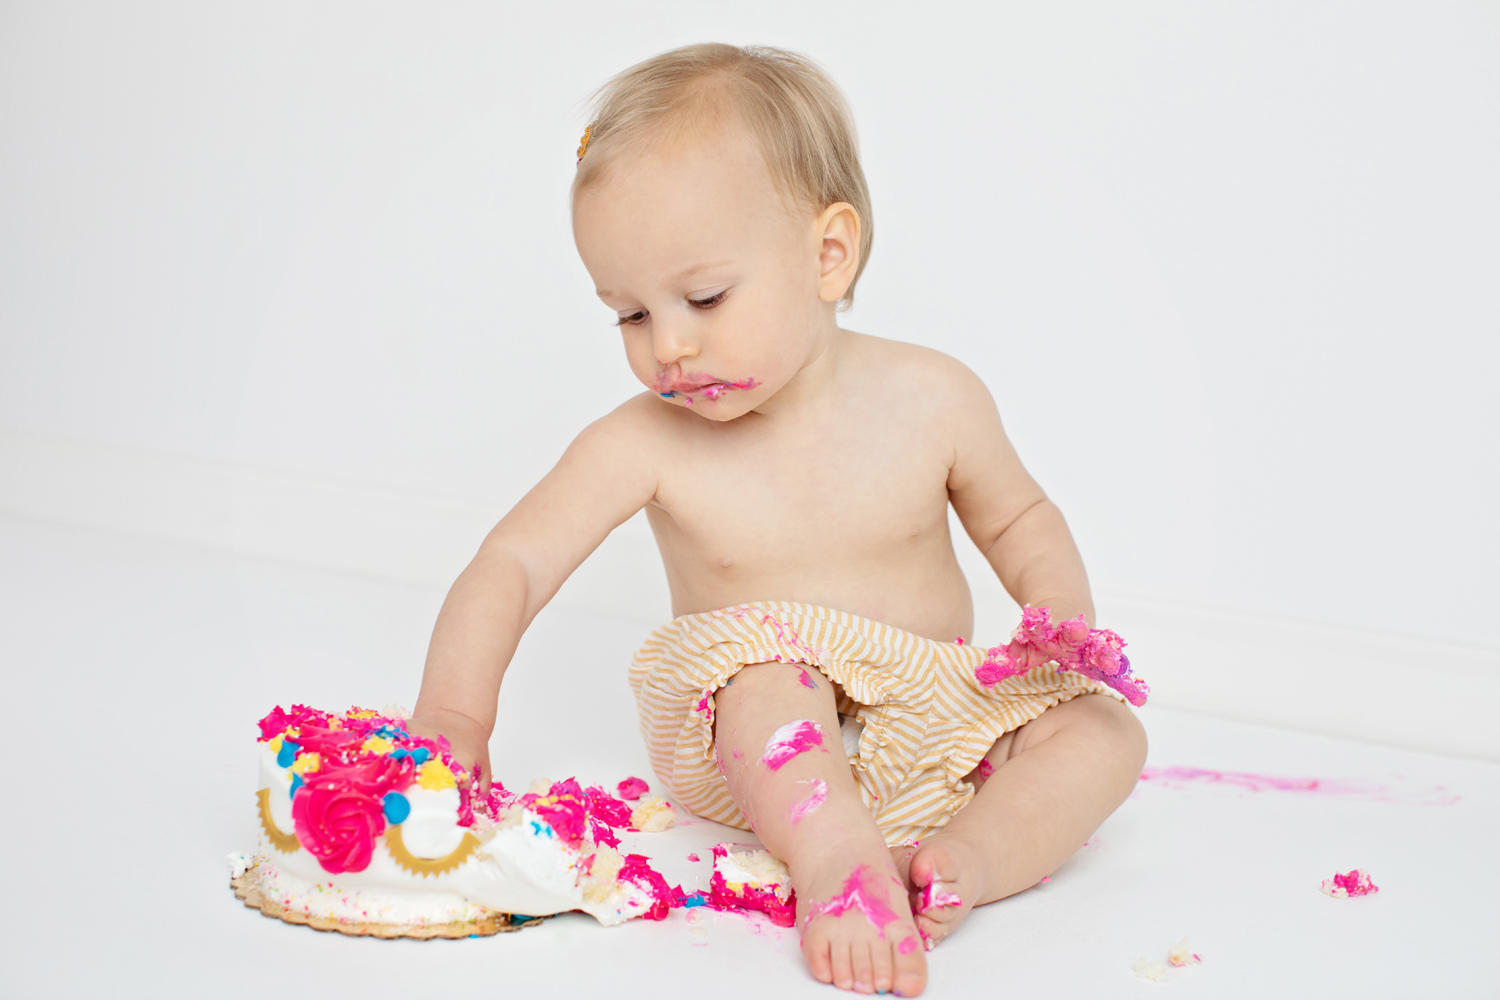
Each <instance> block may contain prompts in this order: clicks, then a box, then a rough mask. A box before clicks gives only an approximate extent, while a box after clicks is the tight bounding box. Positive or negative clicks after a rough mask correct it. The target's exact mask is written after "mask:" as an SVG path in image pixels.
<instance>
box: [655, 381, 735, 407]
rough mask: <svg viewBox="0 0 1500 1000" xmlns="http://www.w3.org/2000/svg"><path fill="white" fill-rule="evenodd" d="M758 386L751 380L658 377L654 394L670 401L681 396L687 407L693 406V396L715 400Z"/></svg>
mask: <svg viewBox="0 0 1500 1000" xmlns="http://www.w3.org/2000/svg"><path fill="white" fill-rule="evenodd" d="M758 385H760V383H759V382H757V381H756V380H755V379H753V378H746V379H740V380H739V381H734V382H726V381H723V380H721V379H702V378H688V379H670V378H666V377H665V376H659V377H658V378H657V380H656V392H657V394H658V395H659V396H661V397H662V398H663V399H671V398H672V397H673V396H681V397H682V401H683V402H684V403H686V404H687V405H688V406H692V405H693V397H694V396H695V395H697V396H702V397H703V398H705V399H709V400H717V399H719V398H720V397H721V396H723V395H724V393H726V392H729V391H731V390H740V391H744V390H746V389H753V388H755V387H756V386H758Z"/></svg>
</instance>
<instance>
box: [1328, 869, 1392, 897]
mask: <svg viewBox="0 0 1500 1000" xmlns="http://www.w3.org/2000/svg"><path fill="white" fill-rule="evenodd" d="M1319 888H1321V889H1322V890H1323V893H1324V894H1325V895H1328V896H1332V897H1333V898H1335V899H1348V898H1349V897H1350V896H1373V895H1375V893H1377V892H1379V891H1380V886H1378V885H1376V884H1375V883H1374V882H1372V881H1370V873H1369V872H1367V871H1365V870H1364V869H1363V868H1356V869H1354V870H1353V871H1352V872H1349V873H1348V874H1347V875H1340V874H1338V873H1337V872H1334V875H1333V878H1325V879H1324V880H1323V884H1322V885H1321V886H1320V887H1319Z"/></svg>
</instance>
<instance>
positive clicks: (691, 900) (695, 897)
mask: <svg viewBox="0 0 1500 1000" xmlns="http://www.w3.org/2000/svg"><path fill="white" fill-rule="evenodd" d="M682 905H683V907H684V908H685V909H689V910H691V909H692V908H693V907H695V906H707V905H708V899H707V898H705V897H704V895H703V893H701V892H695V893H693V894H692V895H691V896H687V897H685V898H684V899H683V901H682Z"/></svg>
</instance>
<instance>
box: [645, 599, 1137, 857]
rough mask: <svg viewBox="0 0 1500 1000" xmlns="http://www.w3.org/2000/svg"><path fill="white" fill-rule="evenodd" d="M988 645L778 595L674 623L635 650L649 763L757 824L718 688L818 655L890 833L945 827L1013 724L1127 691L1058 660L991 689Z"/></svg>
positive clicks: (855, 762) (722, 815) (707, 803)
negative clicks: (741, 800) (724, 728)
mask: <svg viewBox="0 0 1500 1000" xmlns="http://www.w3.org/2000/svg"><path fill="white" fill-rule="evenodd" d="M984 655H985V651H984V649H983V648H982V647H979V646H967V645H959V644H958V643H954V642H938V641H936V640H934V639H926V638H923V637H922V636H918V635H913V634H911V633H910V632H904V631H902V630H901V629H896V628H891V627H890V626H889V625H882V624H881V623H880V622H875V621H871V620H869V619H868V618H861V617H859V616H858V615H851V614H847V613H845V612H842V611H833V610H830V609H828V608H820V607H815V606H813V605H808V604H793V603H788V602H781V601H775V602H764V603H758V604H743V605H740V606H738V607H733V608H721V609H719V610H718V611H707V612H703V613H701V614H692V615H683V616H682V617H681V618H676V619H674V620H672V621H671V622H668V623H667V624H666V625H663V626H662V627H661V628H659V629H657V630H656V631H655V632H653V633H651V636H650V638H648V639H647V640H646V642H645V644H644V645H643V646H642V647H641V648H640V650H639V651H638V652H637V653H636V654H635V660H634V662H633V663H632V664H631V668H630V686H631V688H632V689H633V690H634V691H635V698H636V706H637V707H638V708H639V710H640V713H641V734H642V736H644V737H645V740H646V750H647V752H648V753H649V754H650V756H651V766H652V768H653V769H655V771H656V776H657V777H658V778H659V779H660V780H661V782H662V784H663V785H665V786H666V790H667V791H668V793H669V794H670V795H671V797H672V798H673V799H674V800H675V801H676V802H677V803H679V804H680V805H682V806H685V807H686V808H687V809H689V810H691V811H692V812H694V813H695V814H697V815H699V816H702V817H704V818H706V819H711V820H714V821H716V822H719V823H726V824H728V825H730V826H735V827H739V828H740V829H742V830H748V829H750V825H749V823H747V822H746V821H745V817H744V816H743V815H742V814H741V813H740V810H739V807H738V806H736V805H735V804H734V800H733V799H731V798H730V797H729V790H728V788H727V786H726V785H725V782H724V778H723V776H722V775H721V774H720V773H719V770H718V767H717V764H716V761H715V748H714V740H713V710H714V692H715V691H717V690H718V689H719V688H721V687H723V686H724V683H725V682H726V681H728V680H729V678H731V677H733V676H734V675H735V674H736V673H737V672H738V671H739V669H740V668H741V667H743V666H746V665H748V664H751V663H764V662H767V661H772V660H778V661H781V662H784V663H805V664H808V665H809V666H813V667H816V668H817V669H819V670H820V671H822V672H823V674H824V675H825V676H826V677H827V678H828V679H829V680H830V681H833V682H834V683H835V684H836V685H838V687H837V688H836V689H835V690H842V695H841V696H840V698H839V704H838V711H839V715H840V716H844V717H847V718H849V719H850V720H857V723H858V724H862V725H863V727H864V728H863V731H862V732H859V735H858V747H857V751H856V752H853V753H851V754H850V758H849V763H850V766H851V767H852V768H853V771H854V777H855V780H856V781H857V782H858V784H859V789H860V794H861V795H862V796H863V797H864V800H865V805H866V806H867V807H869V809H870V812H871V813H872V814H873V815H874V817H875V822H876V823H877V824H878V825H879V826H880V832H881V833H882V834H884V836H885V839H886V843H888V844H900V843H902V842H904V841H906V840H908V839H910V838H912V837H916V838H921V837H925V836H927V835H928V834H929V833H932V832H933V831H935V830H937V829H939V828H941V827H942V826H943V824H944V823H946V822H947V821H948V820H949V819H951V818H952V817H953V814H954V813H956V812H958V810H959V809H961V808H962V807H963V806H964V804H965V803H967V802H968V801H969V799H971V798H973V797H974V786H973V785H972V784H970V783H969V782H968V781H966V780H964V779H965V777H966V776H967V775H968V774H969V772H970V771H972V770H973V769H974V768H975V767H976V766H977V765H978V763H979V759H980V758H981V757H983V756H984V755H985V753H986V752H988V750H989V748H990V747H991V745H993V744H994V742H995V740H997V739H999V738H1000V737H1001V736H1002V735H1004V734H1005V733H1008V732H1010V731H1011V730H1013V729H1017V728H1019V727H1021V726H1023V725H1025V724H1026V723H1028V722H1030V721H1031V720H1032V719H1035V718H1036V717H1037V716H1039V715H1041V714H1042V713H1043V712H1044V711H1046V710H1047V709H1049V708H1051V707H1052V706H1053V705H1056V704H1059V703H1060V702H1064V701H1068V700H1070V699H1072V698H1074V697H1076V696H1078V695H1080V694H1091V693H1097V694H1107V695H1110V696H1112V697H1115V698H1120V696H1119V695H1118V694H1116V693H1115V692H1114V691H1112V690H1110V689H1109V688H1108V687H1106V686H1105V685H1103V684H1100V683H1098V682H1095V681H1091V680H1088V679H1087V678H1084V677H1082V676H1080V675H1079V674H1076V673H1071V672H1070V673H1059V672H1058V671H1057V670H1056V669H1054V668H1052V667H1050V666H1043V667H1036V668H1033V669H1032V670H1030V671H1028V672H1027V673H1025V674H1021V675H1020V676H1017V677H1010V678H1007V679H1006V680H1004V681H1002V682H1001V683H999V684H996V685H995V686H994V687H993V688H988V689H987V688H985V687H984V686H983V685H981V684H980V683H979V681H978V680H977V679H976V678H975V676H974V671H975V669H976V668H977V667H978V666H979V665H980V664H981V663H983V662H984ZM1120 700H1122V701H1123V700H1124V699H1123V698H1121V699H1120ZM854 731H857V727H856V729H850V728H849V727H848V726H846V733H852V732H854ZM847 742H848V743H849V745H851V746H852V744H853V740H852V738H851V739H849V740H848V741H847Z"/></svg>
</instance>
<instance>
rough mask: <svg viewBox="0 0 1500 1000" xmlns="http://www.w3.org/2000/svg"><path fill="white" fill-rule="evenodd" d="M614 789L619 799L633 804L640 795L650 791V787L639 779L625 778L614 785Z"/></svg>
mask: <svg viewBox="0 0 1500 1000" xmlns="http://www.w3.org/2000/svg"><path fill="white" fill-rule="evenodd" d="M615 789H616V791H618V792H619V793H620V798H622V799H624V800H625V801H627V802H634V801H635V800H636V799H639V798H640V797H641V796H642V795H645V794H646V793H647V792H649V791H651V786H650V785H648V784H646V783H645V782H644V781H642V780H641V779H640V778H626V779H625V780H624V781H622V782H620V783H619V784H618V785H616V786H615Z"/></svg>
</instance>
